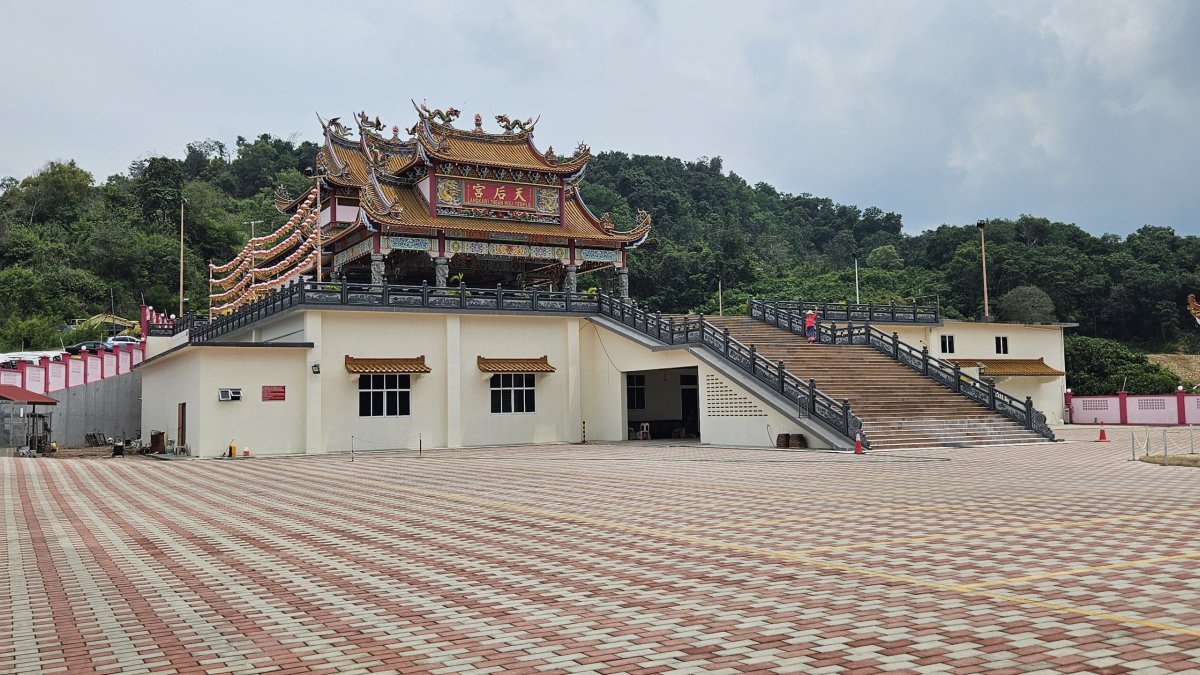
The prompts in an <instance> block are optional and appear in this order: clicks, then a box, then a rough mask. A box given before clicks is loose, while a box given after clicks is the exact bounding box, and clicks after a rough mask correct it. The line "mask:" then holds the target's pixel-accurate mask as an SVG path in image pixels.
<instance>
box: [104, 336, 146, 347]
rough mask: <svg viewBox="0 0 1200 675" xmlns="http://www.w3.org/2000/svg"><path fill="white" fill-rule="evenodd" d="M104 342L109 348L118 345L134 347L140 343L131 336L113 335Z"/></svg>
mask: <svg viewBox="0 0 1200 675" xmlns="http://www.w3.org/2000/svg"><path fill="white" fill-rule="evenodd" d="M105 342H106V343H108V345H109V346H112V347H116V346H118V345H136V344H138V343H139V342H141V339H140V338H136V337H134V336H132V335H114V336H112V337H110V338H108V339H107V340H105Z"/></svg>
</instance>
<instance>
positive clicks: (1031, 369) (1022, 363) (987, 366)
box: [948, 358, 1066, 377]
mask: <svg viewBox="0 0 1200 675" xmlns="http://www.w3.org/2000/svg"><path fill="white" fill-rule="evenodd" d="M948 360H949V361H950V362H951V363H957V364H959V365H960V366H963V367H966V368H973V367H976V366H978V367H979V368H981V370H980V375H982V376H984V377H1059V376H1061V375H1066V373H1064V372H1063V371H1061V370H1058V369H1057V368H1051V367H1050V366H1048V365H1046V362H1045V361H1043V360H1042V359H1040V358H1038V359H968V358H957V359H948Z"/></svg>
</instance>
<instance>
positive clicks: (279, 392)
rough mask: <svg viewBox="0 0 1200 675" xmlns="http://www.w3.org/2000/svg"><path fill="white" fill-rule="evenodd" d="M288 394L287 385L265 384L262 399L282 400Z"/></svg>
mask: <svg viewBox="0 0 1200 675" xmlns="http://www.w3.org/2000/svg"><path fill="white" fill-rule="evenodd" d="M286 394H287V387H285V386H283V385H263V394H262V400H264V401H282V400H284V397H285V396H286Z"/></svg>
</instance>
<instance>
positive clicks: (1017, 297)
mask: <svg viewBox="0 0 1200 675" xmlns="http://www.w3.org/2000/svg"><path fill="white" fill-rule="evenodd" d="M996 313H997V314H999V316H1000V318H1001V319H1003V320H1004V321H1016V322H1019V323H1053V322H1054V321H1056V318H1055V314H1054V301H1053V300H1051V299H1050V295H1049V294H1047V293H1046V291H1043V290H1042V289H1040V288H1038V287H1037V286H1017V287H1016V288H1014V289H1012V290H1011V291H1009V292H1007V293H1005V294H1004V296H1003V297H1001V298H1000V301H999V302H997V303H996Z"/></svg>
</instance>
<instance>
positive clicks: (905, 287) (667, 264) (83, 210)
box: [0, 134, 1200, 386]
mask: <svg viewBox="0 0 1200 675" xmlns="http://www.w3.org/2000/svg"><path fill="white" fill-rule="evenodd" d="M316 150H317V146H316V145H315V144H314V143H312V142H309V141H298V140H296V139H292V138H287V139H285V138H278V137H274V136H271V135H269V134H261V135H259V136H256V137H239V138H238V139H237V141H236V142H235V143H233V144H232V145H226V144H225V143H223V142H220V141H216V140H212V139H207V140H202V141H196V142H193V143H189V144H188V145H187V147H186V148H184V149H183V156H182V159H180V158H176V157H169V156H154V157H147V158H143V159H140V160H138V161H135V162H133V163H131V164H130V169H129V171H128V172H127V173H125V174H118V175H115V176H110V177H109V178H108V179H107V180H105V181H104V182H103V183H102V184H96V182H95V180H94V178H93V177H92V175H91V174H90V173H88V172H87V171H86V170H84V169H82V168H80V167H78V166H76V165H75V163H74V162H70V161H68V162H51V163H49V164H47V165H46V166H45V167H43V168H42V169H41V170H39V171H38V172H37V173H35V174H34V175H32V176H28V177H25V178H22V179H19V180H18V179H16V178H4V179H0V349H8V348H13V347H14V346H18V345H19V344H20V343H21V342H25V343H27V344H28V343H30V342H33V343H38V344H39V346H56V345H57V343H58V340H57V339H56V338H57V336H51V335H50V333H48V332H44V331H43V330H42V329H43V328H44V327H45V326H50V325H54V326H60V325H63V324H65V323H67V321H68V319H71V318H76V317H79V316H86V315H90V314H94V313H97V312H100V311H107V310H108V309H109V307H110V305H111V306H115V308H116V310H117V313H118V314H122V315H125V316H134V315H135V314H136V311H137V307H138V306H139V305H140V304H142V303H143V302H145V303H147V304H152V305H155V306H158V307H165V308H174V307H175V306H176V304H177V303H178V297H177V293H178V290H177V289H178V284H179V280H178V276H177V275H178V259H179V227H180V222H179V220H180V213H179V206H180V203H181V202H182V200H183V199H186V200H187V201H186V204H184V211H183V230H184V240H185V252H184V263H185V271H186V278H185V285H186V287H187V288H188V289H194V290H192V291H191V292H189V298H188V300H187V307H188V308H189V309H193V310H194V309H202V308H203V307H204V306H205V304H206V303H205V297H204V296H205V293H204V288H205V284H206V281H207V276H206V271H205V263H206V262H208V261H210V260H212V261H224V260H229V259H230V258H231V257H232V256H233V255H234V253H235V252H236V251H237V250H238V249H239V248H240V246H242V245H243V243H244V242H245V241H246V239H247V238H248V237H249V234H250V232H249V230H250V226H249V225H248V224H247V223H249V222H251V221H263V222H262V224H261V225H258V226H257V227H258V230H257V231H258V233H260V234H261V233H264V232H268V231H271V230H272V229H274V228H275V227H277V226H279V225H280V224H282V223H283V222H284V220H285V217H284V216H283V215H281V214H279V213H278V212H277V211H276V210H275V208H274V204H273V202H272V199H271V192H272V189H273V188H274V186H275V185H278V184H282V185H283V186H284V187H285V188H287V189H288V190H289V191H290V192H291V193H292V194H300V193H301V192H303V191H304V190H305V189H306V188H307V187H308V185H309V179H307V178H305V175H306V174H305V170H306V169H308V168H309V167H311V166H312V163H313V158H314V155H315V153H316ZM582 194H583V197H584V199H585V201H586V202H587V203H588V205H589V206H590V208H591V209H592V210H593V211H594V212H595V213H596V214H597V215H599V214H602V213H608V214H609V216H610V217H611V219H612V221H613V223H614V224H615V225H616V227H617V229H619V230H620V229H627V228H630V227H632V226H633V221H634V214H636V213H637V211H638V210H645V211H647V212H649V213H650V214H651V215H652V216H653V217H654V230H653V231H652V233H651V237H650V239H649V240H647V241H646V242H645V244H643V246H642V247H641V249H640V250H638V251H634V252H633V253H632V254H631V256H630V260H631V263H630V288H631V291H632V294H633V295H634V297H636V298H637V299H638V301H639V303H640V304H641V305H642V306H643V307H648V308H651V309H654V310H659V311H663V312H687V311H704V312H708V313H713V312H715V311H716V310H717V288H718V286H720V287H721V288H722V289H723V291H724V295H723V300H724V307H725V310H726V311H727V312H732V311H744V304H745V302H746V299H747V298H749V297H750V296H758V297H766V296H769V297H782V298H793V299H794V298H804V299H805V300H813V301H818V300H850V299H853V298H854V297H855V296H854V290H855V289H854V261H855V260H856V259H857V260H858V261H859V266H860V273H859V289H860V293H861V296H862V299H863V300H864V301H868V302H882V303H891V302H895V303H898V304H900V305H905V304H910V303H912V302H913V301H914V300H920V301H921V302H938V303H939V304H940V305H941V308H942V313H943V315H944V316H947V317H950V318H973V317H979V316H981V315H982V313H983V292H982V289H983V278H982V277H983V274H982V265H981V260H980V258H981V255H980V253H981V251H980V233H979V228H978V227H976V225H975V223H968V224H962V225H953V224H945V225H941V226H940V227H937V228H934V229H930V230H926V231H924V232H920V233H918V234H915V235H907V234H905V233H904V232H903V222H902V218H901V216H900V214H897V213H892V212H887V211H885V210H883V209H881V208H878V207H875V206H867V207H863V208H860V207H859V206H855V205H846V204H838V203H835V202H833V201H832V200H830V199H827V198H823V197H816V196H813V195H811V194H807V193H801V194H798V195H797V194H788V193H785V192H781V191H779V190H777V189H775V188H774V187H772V186H770V185H767V184H765V183H758V184H754V185H751V184H749V183H747V182H746V181H745V180H744V179H742V178H741V177H740V176H738V175H737V174H735V173H733V172H729V171H726V170H725V168H724V165H723V163H722V161H721V159H720V158H719V157H711V158H709V157H702V158H699V159H696V160H693V161H685V160H680V159H676V158H672V157H659V156H649V155H630V154H626V153H622V152H602V153H599V154H598V155H596V156H595V157H594V158H593V159H592V161H591V163H590V164H589V167H588V172H587V174H586V176H585V180H584V181H583V183H582ZM984 233H985V235H986V238H987V254H988V255H987V262H988V286H989V293H990V295H991V297H994V298H999V302H998V303H997V311H998V312H999V314H1000V315H1001V316H1002V317H1005V318H1009V319H1015V320H1037V319H1046V318H1047V317H1050V320H1053V319H1055V318H1056V319H1057V320H1061V321H1067V322H1077V323H1079V332H1080V333H1082V334H1083V335H1087V336H1095V337H1104V338H1111V339H1116V340H1120V341H1122V342H1125V343H1128V344H1131V345H1138V346H1140V347H1156V348H1158V349H1162V350H1164V351H1174V350H1175V348H1178V349H1182V350H1189V351H1196V350H1197V349H1200V336H1198V335H1197V330H1196V326H1195V324H1194V322H1192V320H1191V318H1190V316H1189V315H1188V314H1187V311H1186V297H1187V294H1188V293H1190V292H1197V291H1200V238H1198V237H1194V236H1181V235H1179V234H1177V233H1176V232H1175V231H1174V230H1172V229H1170V228H1165V227H1157V226H1150V225H1147V226H1145V227H1142V228H1141V229H1139V230H1137V231H1136V232H1134V233H1133V234H1131V235H1129V236H1128V237H1125V238H1121V237H1117V236H1114V235H1103V236H1099V237H1097V236H1094V235H1091V234H1089V233H1087V232H1086V231H1084V230H1083V229H1082V228H1080V227H1079V226H1077V225H1074V224H1069V223H1060V222H1053V221H1050V220H1048V219H1046V218H1039V217H1036V216H1030V215H1022V216H1020V217H1019V218H1016V219H1012V220H1010V219H992V220H988V221H986V222H985V228H984ZM581 282H584V283H587V284H589V285H593V286H596V287H599V288H604V289H607V290H612V289H613V288H614V287H615V283H616V280H615V277H614V275H613V274H612V273H611V271H601V272H596V273H593V274H590V275H588V276H587V277H585V278H584V279H581ZM1035 289H1036V290H1035ZM1047 299H1048V302H1047ZM1034 310H1036V311H1034ZM42 318H44V319H47V320H46V321H45V322H41V323H38V322H35V323H27V322H29V321H30V320H32V319H42ZM9 324H12V325H11V326H10V325H9ZM39 326H40V328H39ZM52 338H54V339H52ZM42 343H45V344H42ZM1139 372H1140V371H1139ZM1139 377H1140V376H1139ZM1131 381H1132V379H1131ZM1139 381H1140V380H1139ZM1151 385H1153V382H1147V386H1151ZM1105 386H1109V385H1105ZM1117 386H1119V382H1118V383H1117ZM1154 386H1157V385H1154Z"/></svg>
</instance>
